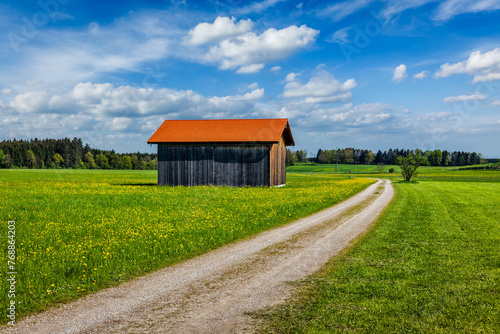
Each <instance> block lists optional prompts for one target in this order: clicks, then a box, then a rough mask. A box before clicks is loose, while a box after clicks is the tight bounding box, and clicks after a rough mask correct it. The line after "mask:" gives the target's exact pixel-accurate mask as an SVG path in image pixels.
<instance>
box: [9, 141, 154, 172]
mask: <svg viewBox="0 0 500 334" xmlns="http://www.w3.org/2000/svg"><path fill="white" fill-rule="evenodd" d="M156 165H157V154H149V153H139V152H137V153H132V154H129V153H127V154H120V153H116V152H115V151H114V150H111V151H109V150H100V149H95V148H91V147H90V146H89V144H85V145H83V142H82V140H81V139H80V138H76V137H75V138H73V139H69V138H64V139H42V140H39V139H37V138H35V139H31V140H16V139H14V140H4V141H2V142H0V167H2V168H72V169H77V168H81V169H156Z"/></svg>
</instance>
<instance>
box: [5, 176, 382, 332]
mask: <svg viewBox="0 0 500 334" xmlns="http://www.w3.org/2000/svg"><path fill="white" fill-rule="evenodd" d="M287 181H288V182H287V185H286V187H281V188H229V187H208V186H202V187H192V188H186V187H176V188H171V187H158V186H156V171H123V170H120V171H113V170H0V221H1V232H0V236H1V238H0V248H1V251H0V263H2V266H1V271H0V290H1V291H2V292H1V293H2V298H1V299H0V300H1V309H2V310H5V311H4V312H5V313H2V314H3V315H2V317H1V318H0V319H2V321H1V322H2V323H6V322H7V321H8V320H9V319H8V318H7V317H6V316H4V315H6V312H7V311H6V309H7V305H8V303H9V301H10V300H15V301H16V303H17V308H16V312H17V320H19V319H20V318H21V317H22V316H25V315H27V314H30V313H34V312H37V311H41V310H43V309H46V308H47V307H49V306H51V305H55V304H57V303H59V302H64V301H67V300H71V299H75V298H78V297H81V296H83V295H85V294H88V293H89V292H92V291H97V290H99V289H102V288H105V287H108V286H112V285H116V284H119V283H120V282H123V281H125V280H129V279H131V278H133V277H136V276H139V275H143V274H145V273H147V272H150V271H153V270H156V269H159V268H162V267H165V266H168V265H171V264H174V263H177V262H179V261H182V260H185V259H188V258H191V257H194V256H196V255H199V254H202V253H206V252H208V251H210V250H213V249H215V248H217V247H220V246H222V245H224V244H227V243H231V242H234V241H236V240H239V239H242V238H245V237H248V236H251V235H254V234H257V233H259V232H261V231H263V230H266V229H270V228H273V227H276V226H279V225H283V224H286V223H288V222H290V221H292V220H295V219H297V218H299V217H303V216H306V215H309V214H311V213H313V212H316V211H319V210H321V209H323V208H326V207H329V206H331V205H333V204H335V203H338V202H340V201H342V200H344V199H346V198H348V197H350V196H352V195H354V194H355V193H357V192H359V191H360V190H362V189H364V188H365V187H367V186H368V185H369V184H371V183H373V182H374V181H373V180H370V179H366V178H351V177H350V176H347V175H328V174H318V175H305V174H289V175H288V180H287ZM9 221H15V236H13V235H12V234H10V235H9V232H8V231H9V224H8V222H9ZM9 236H11V238H9ZM12 242H15V244H14V246H15V259H14V260H13V262H14V266H13V269H12V268H9V267H8V264H10V263H9V262H8V261H9V259H8V256H9V255H11V254H9V248H8V247H9V245H10V246H11V248H12ZM10 251H11V252H12V250H11V249H10ZM11 271H15V272H17V277H16V278H17V279H16V283H15V298H14V299H12V298H10V297H9V298H7V296H8V295H9V293H10V292H9V289H10V286H11V285H10V283H9V282H8V281H7V278H8V277H10V275H9V274H8V272H11ZM4 297H5V298H4Z"/></svg>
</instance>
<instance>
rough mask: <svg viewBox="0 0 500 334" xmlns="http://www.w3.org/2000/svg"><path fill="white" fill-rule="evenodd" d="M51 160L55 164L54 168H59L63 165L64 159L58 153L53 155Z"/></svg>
mask: <svg viewBox="0 0 500 334" xmlns="http://www.w3.org/2000/svg"><path fill="white" fill-rule="evenodd" d="M52 159H53V160H54V162H55V163H56V167H59V166H60V165H61V164H62V163H64V159H63V157H62V156H61V155H60V154H59V153H56V154H54V156H53V157H52Z"/></svg>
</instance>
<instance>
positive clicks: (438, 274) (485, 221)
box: [256, 166, 500, 333]
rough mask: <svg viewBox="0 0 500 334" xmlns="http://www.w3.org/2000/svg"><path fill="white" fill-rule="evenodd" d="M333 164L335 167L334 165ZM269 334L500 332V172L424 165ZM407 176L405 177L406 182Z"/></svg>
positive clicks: (274, 312)
mask: <svg viewBox="0 0 500 334" xmlns="http://www.w3.org/2000/svg"><path fill="white" fill-rule="evenodd" d="M328 167H331V166H328ZM380 176H382V177H384V176H385V177H387V176H389V178H392V179H393V182H394V187H395V190H396V196H395V198H394V200H393V201H392V203H391V204H390V205H389V207H388V208H387V209H386V210H385V212H384V213H383V215H382V216H381V217H380V218H379V220H378V222H377V223H376V224H375V225H374V226H373V227H372V229H371V231H370V232H369V233H366V234H365V235H364V236H362V237H361V238H359V239H358V241H357V243H356V244H355V246H353V247H352V248H350V249H348V250H346V251H344V252H343V253H342V254H341V255H339V256H338V257H336V258H334V259H332V260H331V261H330V262H329V263H328V264H327V265H326V266H325V267H324V268H323V269H322V270H321V271H320V272H319V273H317V274H315V275H313V276H311V277H310V278H308V279H306V280H304V281H301V282H296V285H297V286H298V292H297V293H295V294H294V296H293V297H292V298H291V300H290V301H288V302H287V303H285V304H283V305H279V306H277V307H275V308H271V309H268V310H265V311H264V312H262V313H260V314H256V317H257V318H258V319H260V321H262V322H263V323H262V325H261V327H260V331H261V332H262V333H500V171H499V170H484V169H483V170H481V169H476V170H465V169H463V170H457V169H456V168H439V167H422V168H421V169H420V175H419V176H418V177H417V178H415V180H414V181H412V182H401V181H398V177H397V176H393V175H390V174H389V175H380ZM399 179H400V178H399Z"/></svg>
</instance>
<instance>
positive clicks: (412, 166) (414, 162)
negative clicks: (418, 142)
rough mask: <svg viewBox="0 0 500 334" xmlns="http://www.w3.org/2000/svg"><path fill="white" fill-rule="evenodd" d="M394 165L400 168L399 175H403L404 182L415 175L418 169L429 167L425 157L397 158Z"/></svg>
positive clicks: (409, 156)
mask: <svg viewBox="0 0 500 334" xmlns="http://www.w3.org/2000/svg"><path fill="white" fill-rule="evenodd" d="M396 164H397V165H398V166H399V167H400V168H401V175H403V178H404V179H405V181H410V180H411V178H412V177H413V176H416V175H417V169H418V167H419V166H422V165H429V162H428V161H427V159H426V158H425V157H422V156H418V155H417V156H414V157H413V156H411V155H408V156H406V157H402V156H401V157H398V158H397V159H396Z"/></svg>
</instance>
